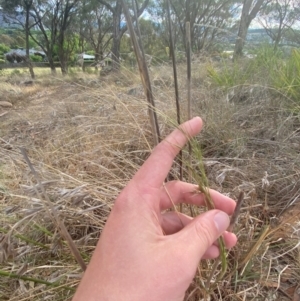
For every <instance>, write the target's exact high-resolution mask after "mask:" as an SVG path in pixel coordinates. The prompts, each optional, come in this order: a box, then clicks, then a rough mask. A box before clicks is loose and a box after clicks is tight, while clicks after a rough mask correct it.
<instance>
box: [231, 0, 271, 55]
mask: <svg viewBox="0 0 300 301" xmlns="http://www.w3.org/2000/svg"><path fill="white" fill-rule="evenodd" d="M268 2H269V0H244V1H243V7H242V14H241V18H240V22H239V30H238V35H237V38H236V42H235V48H234V58H237V57H240V56H242V55H243V49H244V46H245V42H246V36H247V32H248V29H249V26H250V24H251V22H252V21H253V19H254V18H255V17H256V15H257V14H258V12H259V10H260V9H261V8H262V6H263V5H266V4H268Z"/></svg>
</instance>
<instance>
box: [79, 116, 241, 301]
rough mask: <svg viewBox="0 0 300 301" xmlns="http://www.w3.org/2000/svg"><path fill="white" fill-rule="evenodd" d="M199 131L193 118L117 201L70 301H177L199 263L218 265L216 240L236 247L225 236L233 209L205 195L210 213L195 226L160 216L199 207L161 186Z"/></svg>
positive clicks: (189, 190)
mask: <svg viewBox="0 0 300 301" xmlns="http://www.w3.org/2000/svg"><path fill="white" fill-rule="evenodd" d="M201 127H202V121H201V119H200V118H199V117H196V118H194V119H192V120H190V121H187V122H185V123H184V124H182V125H181V126H180V129H176V130H174V131H173V132H172V133H171V134H170V135H169V136H168V137H167V138H166V139H165V140H164V141H162V142H161V143H160V144H159V145H157V146H156V147H155V149H154V150H153V152H152V154H151V156H150V157H149V158H148V160H147V161H146V162H145V163H144V164H143V166H142V167H141V168H140V170H139V171H138V172H137V173H136V174H135V176H134V177H133V179H132V180H131V181H130V182H129V184H128V185H127V187H126V188H125V189H124V190H123V191H122V192H121V194H120V195H119V196H118V198H117V200H116V202H115V205H114V207H113V210H112V212H111V214H110V216H109V218H108V221H107V223H106V225H105V227H104V230H103V232H102V234H101V237H100V240H99V242H98V245H97V247H96V250H95V252H94V255H93V257H92V260H91V262H90V264H89V266H88V269H87V271H86V272H85V274H84V276H83V279H82V281H81V283H80V285H79V288H78V290H77V292H76V294H75V297H74V299H73V301H79V300H84V301H91V300H101V301H129V300H130V301H142V300H143V301H145V300H146V301H150V300H151V301H179V300H180V301H182V300H183V298H184V294H185V291H186V290H187V288H188V287H189V285H190V283H191V282H192V280H193V277H194V276H195V273H196V270H197V267H198V264H199V261H200V260H201V259H208V258H216V257H218V255H219V248H218V244H217V243H216V240H217V239H218V238H219V236H220V235H222V234H223V237H224V241H225V245H226V247H227V248H231V247H233V246H234V245H235V244H236V241H237V238H236V236H235V235H234V234H232V233H228V232H226V229H227V228H228V226H229V217H228V214H229V215H230V214H232V213H233V211H234V208H235V202H234V201H233V200H231V199H230V198H228V197H226V196H224V195H222V194H220V193H218V192H216V191H214V190H210V193H211V196H212V199H213V201H214V204H215V207H216V209H215V210H210V211H207V212H205V213H203V214H201V215H199V216H197V217H195V218H191V217H188V216H187V215H184V214H182V213H177V212H165V210H166V209H169V208H172V207H173V204H178V203H188V204H192V205H197V206H202V205H204V204H205V201H204V197H203V195H202V194H200V193H195V192H196V189H197V186H196V185H192V184H188V183H183V182H180V181H172V182H168V183H165V184H164V180H165V178H166V176H167V174H168V172H169V170H170V168H171V165H172V162H173V160H174V158H175V156H176V155H177V153H178V152H179V150H180V149H181V148H182V147H183V146H184V145H185V144H186V142H187V140H188V137H193V136H195V135H196V134H197V133H198V132H199V131H200V129H201Z"/></svg>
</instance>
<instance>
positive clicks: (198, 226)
mask: <svg viewBox="0 0 300 301" xmlns="http://www.w3.org/2000/svg"><path fill="white" fill-rule="evenodd" d="M195 230H196V233H197V235H198V237H199V239H200V241H201V242H202V244H204V245H205V246H207V247H209V246H211V245H212V244H213V242H214V241H215V238H214V228H213V226H212V225H211V224H210V223H209V222H207V221H205V220H200V221H198V222H197V223H195Z"/></svg>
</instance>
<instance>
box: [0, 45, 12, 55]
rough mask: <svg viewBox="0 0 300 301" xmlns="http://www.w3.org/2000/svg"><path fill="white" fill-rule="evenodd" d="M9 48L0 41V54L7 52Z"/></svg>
mask: <svg viewBox="0 0 300 301" xmlns="http://www.w3.org/2000/svg"><path fill="white" fill-rule="evenodd" d="M9 50H10V48H9V47H8V46H6V45H5V44H2V43H0V54H4V53H6V52H9Z"/></svg>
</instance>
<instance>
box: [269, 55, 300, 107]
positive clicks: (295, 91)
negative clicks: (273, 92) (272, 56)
mask: <svg viewBox="0 0 300 301" xmlns="http://www.w3.org/2000/svg"><path fill="white" fill-rule="evenodd" d="M272 75H273V76H272V79H273V85H274V87H275V88H276V89H278V90H280V91H281V92H282V93H284V94H285V95H286V96H287V97H289V98H290V99H291V100H293V101H295V102H297V103H298V104H299V102H300V51H299V50H293V51H292V54H291V56H290V57H289V58H288V59H287V60H286V61H282V62H281V63H280V64H278V68H277V72H274V73H273V74H272Z"/></svg>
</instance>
